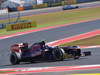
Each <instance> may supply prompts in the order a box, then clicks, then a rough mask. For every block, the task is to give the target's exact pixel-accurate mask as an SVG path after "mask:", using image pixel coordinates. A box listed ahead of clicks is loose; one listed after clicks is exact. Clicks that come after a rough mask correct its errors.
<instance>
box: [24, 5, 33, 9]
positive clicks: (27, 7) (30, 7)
mask: <svg viewBox="0 0 100 75" xmlns="http://www.w3.org/2000/svg"><path fill="white" fill-rule="evenodd" d="M23 9H24V10H30V9H33V6H24V7H23Z"/></svg>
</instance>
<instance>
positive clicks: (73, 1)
mask: <svg viewBox="0 0 100 75" xmlns="http://www.w3.org/2000/svg"><path fill="white" fill-rule="evenodd" d="M64 4H65V5H66V4H76V0H64Z"/></svg>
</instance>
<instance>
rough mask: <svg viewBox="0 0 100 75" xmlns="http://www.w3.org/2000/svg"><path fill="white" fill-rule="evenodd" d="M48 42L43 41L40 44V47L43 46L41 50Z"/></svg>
mask: <svg viewBox="0 0 100 75" xmlns="http://www.w3.org/2000/svg"><path fill="white" fill-rule="evenodd" d="M45 44H46V42H45V41H41V42H39V45H40V46H41V49H44V47H45Z"/></svg>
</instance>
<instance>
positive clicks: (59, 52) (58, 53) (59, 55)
mask: <svg viewBox="0 0 100 75" xmlns="http://www.w3.org/2000/svg"><path fill="white" fill-rule="evenodd" d="M52 54H53V60H54V61H63V60H64V54H65V53H64V50H63V49H61V48H59V47H55V48H54V49H53V51H52Z"/></svg>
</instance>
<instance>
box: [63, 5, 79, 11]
mask: <svg viewBox="0 0 100 75" xmlns="http://www.w3.org/2000/svg"><path fill="white" fill-rule="evenodd" d="M77 8H79V6H72V5H64V6H63V10H69V9H77Z"/></svg>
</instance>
